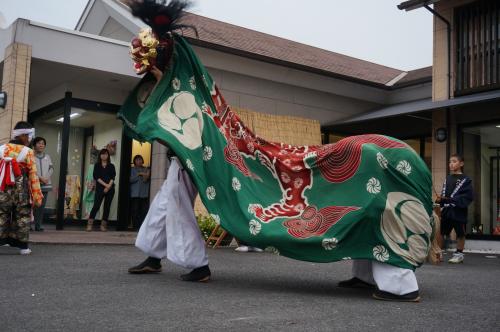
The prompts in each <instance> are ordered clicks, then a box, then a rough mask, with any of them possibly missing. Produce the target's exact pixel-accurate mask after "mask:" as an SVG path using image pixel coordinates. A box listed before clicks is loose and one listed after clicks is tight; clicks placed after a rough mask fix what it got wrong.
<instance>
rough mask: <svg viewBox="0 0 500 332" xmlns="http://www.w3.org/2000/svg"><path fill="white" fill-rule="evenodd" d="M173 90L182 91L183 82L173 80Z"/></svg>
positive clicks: (176, 79)
mask: <svg viewBox="0 0 500 332" xmlns="http://www.w3.org/2000/svg"><path fill="white" fill-rule="evenodd" d="M172 88H174V90H176V91H179V90H180V89H181V81H180V80H179V79H178V78H177V77H175V78H174V79H173V80H172Z"/></svg>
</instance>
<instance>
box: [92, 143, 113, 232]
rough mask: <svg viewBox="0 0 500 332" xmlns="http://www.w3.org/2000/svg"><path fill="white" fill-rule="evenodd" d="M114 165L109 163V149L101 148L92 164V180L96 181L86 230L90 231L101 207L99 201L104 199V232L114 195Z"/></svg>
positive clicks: (102, 221) (102, 224)
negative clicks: (97, 157) (97, 158)
mask: <svg viewBox="0 0 500 332" xmlns="http://www.w3.org/2000/svg"><path fill="white" fill-rule="evenodd" d="M115 177H116V171H115V165H113V164H112V163H111V160H110V155H109V151H108V150H107V149H102V150H101V151H100V152H99V161H98V162H97V163H96V164H95V166H94V180H95V181H96V189H95V199H94V206H93V207H92V211H90V216H89V220H88V222H87V232H91V231H92V225H93V224H94V218H95V215H96V214H97V211H99V209H100V208H101V203H102V201H103V200H104V211H103V213H102V220H101V231H103V232H106V231H107V230H108V229H107V223H108V217H109V208H110V207H111V202H112V201H113V196H114V195H115Z"/></svg>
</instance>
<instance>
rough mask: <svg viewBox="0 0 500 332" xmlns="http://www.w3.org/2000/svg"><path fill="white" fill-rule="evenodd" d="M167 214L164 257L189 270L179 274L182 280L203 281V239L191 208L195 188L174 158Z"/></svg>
mask: <svg viewBox="0 0 500 332" xmlns="http://www.w3.org/2000/svg"><path fill="white" fill-rule="evenodd" d="M168 178H169V181H170V184H171V186H170V187H169V189H170V190H169V191H168V192H167V194H168V211H169V213H168V215H167V239H168V240H167V246H168V249H167V258H168V259H169V260H170V261H172V262H173V263H175V264H178V265H180V266H183V267H185V268H189V269H193V271H191V273H188V274H186V275H182V276H181V278H182V280H185V281H207V280H209V278H210V269H209V268H208V256H207V253H206V248H205V241H204V240H203V237H202V236H201V232H200V228H199V226H198V223H197V221H196V216H195V214H194V211H193V207H194V200H195V198H196V195H197V190H196V187H195V186H194V184H193V183H192V182H191V179H190V178H189V175H188V174H187V173H186V172H185V171H184V170H183V169H182V167H181V165H180V163H179V161H178V160H177V159H176V158H173V159H172V163H171V164H170V169H169V175H168Z"/></svg>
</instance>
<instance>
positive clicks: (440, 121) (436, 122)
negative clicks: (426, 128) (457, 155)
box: [432, 110, 450, 198]
mask: <svg viewBox="0 0 500 332" xmlns="http://www.w3.org/2000/svg"><path fill="white" fill-rule="evenodd" d="M437 128H446V110H439V111H434V112H432V182H433V184H432V185H433V188H434V190H433V191H434V192H437V193H438V194H439V193H440V192H441V188H442V185H443V182H444V180H445V178H446V175H447V174H448V160H447V159H446V156H447V151H446V142H443V143H440V142H438V141H436V139H435V137H434V135H435V132H436V129H437ZM449 139H450V132H449V128H448V140H449ZM433 196H434V193H433ZM434 198H435V197H434Z"/></svg>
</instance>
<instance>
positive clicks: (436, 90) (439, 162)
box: [432, 0, 473, 193]
mask: <svg viewBox="0 0 500 332" xmlns="http://www.w3.org/2000/svg"><path fill="white" fill-rule="evenodd" d="M472 1H473V0H443V1H439V2H437V3H436V4H434V9H435V10H436V11H437V12H438V13H439V14H440V15H441V16H443V17H444V18H445V19H447V20H448V21H449V22H450V24H451V66H450V71H451V72H450V80H449V82H448V40H447V38H448V37H447V26H446V24H445V23H444V22H443V21H442V20H441V19H440V18H438V17H436V16H434V41H433V42H434V47H433V49H434V51H433V66H432V76H433V77H432V99H433V100H434V101H440V100H446V99H448V84H450V95H451V98H453V95H454V82H455V62H454V61H455V60H454V59H455V54H454V50H455V38H454V37H455V33H456V31H455V29H454V11H453V9H454V8H455V7H459V6H463V5H465V4H467V3H470V2H472ZM449 116H450V118H449V125H450V127H449V128H448V127H447V126H448V123H447V119H446V110H439V111H434V112H433V117H432V132H433V136H434V133H435V131H436V129H437V128H441V127H442V128H447V129H448V144H449V145H448V146H447V143H446V142H444V143H439V142H437V141H436V140H435V139H434V137H433V141H432V178H433V182H434V189H435V190H436V191H437V192H438V193H439V190H440V188H441V184H442V183H443V182H444V179H445V178H446V175H447V174H448V160H447V152H448V151H447V147H448V148H449V149H450V151H449V152H450V153H454V152H455V151H456V150H457V142H456V137H457V132H456V128H457V121H456V118H457V117H456V114H454V111H453V110H450V115H449Z"/></svg>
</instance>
